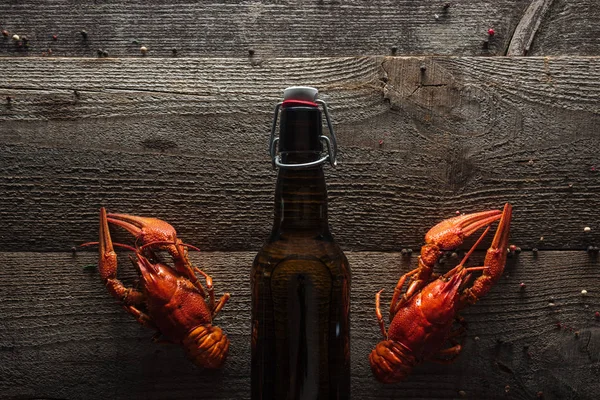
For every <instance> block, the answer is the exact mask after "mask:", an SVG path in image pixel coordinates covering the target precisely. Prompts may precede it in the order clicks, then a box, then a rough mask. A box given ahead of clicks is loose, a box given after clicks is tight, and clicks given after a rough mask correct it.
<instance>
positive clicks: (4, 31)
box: [2, 29, 10, 38]
mask: <svg viewBox="0 0 600 400" xmlns="http://www.w3.org/2000/svg"><path fill="white" fill-rule="evenodd" d="M8 35H10V34H9V33H8V31H7V30H6V29H3V30H2V36H4V37H5V38H6V37H8Z"/></svg>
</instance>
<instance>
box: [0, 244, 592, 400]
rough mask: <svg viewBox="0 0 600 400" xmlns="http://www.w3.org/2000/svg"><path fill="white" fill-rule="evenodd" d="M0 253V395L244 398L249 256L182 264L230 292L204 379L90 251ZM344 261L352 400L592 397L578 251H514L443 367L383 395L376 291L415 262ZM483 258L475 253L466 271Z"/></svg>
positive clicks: (393, 257)
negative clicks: (122, 302) (107, 282)
mask: <svg viewBox="0 0 600 400" xmlns="http://www.w3.org/2000/svg"><path fill="white" fill-rule="evenodd" d="M1 255H2V260H3V262H2V264H1V266H0V315H1V316H2V317H1V318H0V377H1V379H0V397H2V398H6V399H23V398H60V399H81V398H86V399H106V398H113V399H136V398H145V399H163V398H170V399H184V398H190V396H191V397H193V398H200V399H202V398H206V399H246V398H249V386H250V375H249V371H250V362H249V354H250V348H249V343H250V335H249V333H250V283H249V272H250V266H251V263H252V260H253V257H254V255H255V253H254V252H234V253H231V252H216V253H200V254H199V255H198V254H193V261H194V262H196V263H197V264H198V265H200V266H202V268H203V269H204V270H205V271H207V272H208V273H210V274H211V275H212V276H213V278H214V281H215V288H216V292H217V293H222V292H224V291H229V292H231V294H232V298H231V300H230V302H229V303H228V304H227V306H226V307H225V309H224V310H223V312H222V313H221V314H220V315H219V316H218V318H217V320H216V321H215V323H216V324H218V325H219V326H220V327H222V328H223V329H224V330H225V332H226V333H227V334H228V335H229V338H230V339H231V353H230V357H229V360H228V361H227V364H226V367H225V368H224V370H223V371H222V372H214V373H210V372H206V371H201V370H199V369H197V368H196V367H194V366H193V365H192V364H191V363H190V362H188V361H187V360H186V359H185V357H184V355H183V352H182V350H181V349H180V348H178V347H176V346H171V345H158V344H153V343H151V341H150V338H151V336H152V331H150V330H148V329H146V328H143V327H141V326H140V325H138V324H137V323H136V322H135V321H134V320H133V318H132V317H131V316H129V315H128V314H126V313H125V312H124V311H123V310H122V309H121V308H120V307H119V306H118V304H117V303H116V302H115V300H114V299H112V298H110V297H109V295H108V293H107V292H106V290H105V289H104V287H103V285H102V284H101V282H100V278H99V276H98V273H97V271H95V270H89V269H84V268H82V267H83V266H85V265H88V264H93V263H95V262H96V254H95V252H84V253H77V254H76V255H75V256H73V255H72V254H71V253H1ZM347 255H348V259H349V261H350V265H351V268H352V274H353V277H352V304H351V312H352V317H351V318H352V348H351V350H352V391H353V398H356V399H388V398H397V399H414V398H429V399H434V398H435V399H451V398H459V397H460V395H459V392H460V391H464V392H465V394H466V396H465V398H470V399H533V398H536V394H537V393H538V391H542V392H543V393H544V399H546V400H549V399H561V400H565V399H583V400H586V399H595V398H596V393H598V391H599V390H600V382H598V379H597V376H598V373H599V372H598V371H599V370H600V322H599V320H598V319H596V318H595V317H594V313H595V311H600V292H598V288H600V273H599V271H600V269H599V268H600V264H599V261H598V259H597V258H594V257H591V256H590V255H589V254H587V253H586V252H584V251H540V252H539V253H538V256H537V257H534V256H532V254H531V253H530V252H523V253H521V254H520V255H519V256H518V257H516V258H512V259H509V262H508V264H507V268H506V271H505V275H504V277H503V278H502V279H501V280H500V281H499V283H498V284H497V285H496V286H495V287H494V288H493V289H492V291H491V292H490V293H489V294H488V295H487V296H486V297H485V298H483V299H482V300H481V301H480V302H479V303H477V304H476V305H474V306H472V307H470V308H469V309H467V310H466V311H465V312H464V313H463V315H464V317H465V318H466V320H467V322H468V333H467V337H466V341H465V350H464V352H463V354H462V355H461V356H460V358H459V359H458V360H457V361H456V362H455V363H454V364H451V365H437V364H430V363H427V364H423V365H421V366H419V367H417V368H416V369H415V371H414V373H413V374H412V375H411V377H410V378H409V380H408V381H406V382H404V383H402V384H399V385H391V386H385V385H380V384H378V383H376V382H375V381H374V379H373V378H372V376H371V372H370V369H369V365H368V360H367V355H368V353H369V352H370V351H371V349H372V348H373V346H374V345H375V343H376V342H377V341H378V340H380V332H379V329H378V327H377V323H376V318H375V313H374V294H375V292H376V291H377V290H379V289H381V288H385V291H384V292H383V300H384V301H385V302H386V304H387V302H388V301H389V300H390V296H391V293H392V290H393V287H394V285H395V281H396V280H397V278H398V277H399V276H400V275H401V274H402V273H404V272H406V271H408V270H409V269H410V268H411V265H414V264H415V262H416V257H413V258H412V259H410V258H403V257H402V256H401V255H400V254H399V253H380V252H370V253H361V252H359V253H356V252H350V253H348V254H347ZM482 256H483V254H482V253H481V252H478V253H477V254H476V255H475V256H473V262H474V263H477V262H478V261H480V260H481V257H482ZM121 260H122V261H123V260H126V257H125V254H124V253H121ZM411 263H412V264H411ZM121 265H122V267H121V269H120V270H119V273H120V275H121V277H122V279H124V280H125V281H127V282H130V281H131V280H132V278H133V277H134V275H133V273H132V271H131V269H132V268H131V266H130V265H129V263H127V262H126V261H125V262H123V263H122V264H121ZM443 268H444V269H446V268H450V265H448V264H447V265H445V266H444V267H443ZM521 282H525V283H526V285H527V287H526V288H525V289H521V288H520V286H519V284H520V283H521ZM582 289H587V291H588V294H587V296H582V295H581V290H582ZM550 302H552V303H553V304H555V305H554V306H549V303H550ZM557 322H560V323H561V324H563V328H560V329H559V328H557V325H556V324H557ZM575 331H577V332H578V333H579V335H578V336H576V335H575ZM526 346H528V347H526ZM507 387H508V389H507ZM507 390H508V391H507Z"/></svg>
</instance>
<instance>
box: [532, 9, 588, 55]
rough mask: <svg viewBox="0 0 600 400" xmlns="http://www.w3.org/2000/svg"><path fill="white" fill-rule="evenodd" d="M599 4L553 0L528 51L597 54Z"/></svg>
mask: <svg viewBox="0 0 600 400" xmlns="http://www.w3.org/2000/svg"><path fill="white" fill-rule="evenodd" d="M599 20H600V8H598V2H597V1H596V0H578V1H570V0H553V1H552V5H551V6H550V8H549V10H548V12H547V13H546V15H545V16H544V18H543V19H542V20H541V24H540V27H539V30H538V32H537V34H536V35H535V38H534V40H533V42H532V45H531V51H530V52H529V53H528V54H532V55H533V54H536V55H570V54H579V55H598V54H600V47H599V46H600V24H598V21H599Z"/></svg>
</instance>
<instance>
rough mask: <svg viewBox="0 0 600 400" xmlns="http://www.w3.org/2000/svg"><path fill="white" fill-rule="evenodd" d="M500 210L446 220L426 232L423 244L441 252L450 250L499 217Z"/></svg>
mask: <svg viewBox="0 0 600 400" xmlns="http://www.w3.org/2000/svg"><path fill="white" fill-rule="evenodd" d="M501 214H502V213H501V211H500V210H491V211H482V212H478V213H473V214H465V215H459V216H457V217H454V218H449V219H446V220H444V221H442V222H440V223H439V224H437V225H435V226H434V227H433V228H431V229H430V230H429V232H427V234H426V235H425V242H426V243H427V244H434V245H436V246H437V247H439V248H440V249H441V250H452V249H454V248H456V247H458V246H460V245H461V244H462V243H463V241H464V239H465V238H466V237H468V236H470V235H472V234H473V233H474V232H475V231H477V230H478V229H479V228H482V227H484V226H487V225H489V224H491V223H492V222H494V221H497V220H498V219H500V217H501Z"/></svg>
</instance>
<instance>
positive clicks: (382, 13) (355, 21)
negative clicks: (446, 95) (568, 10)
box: [0, 0, 587, 58]
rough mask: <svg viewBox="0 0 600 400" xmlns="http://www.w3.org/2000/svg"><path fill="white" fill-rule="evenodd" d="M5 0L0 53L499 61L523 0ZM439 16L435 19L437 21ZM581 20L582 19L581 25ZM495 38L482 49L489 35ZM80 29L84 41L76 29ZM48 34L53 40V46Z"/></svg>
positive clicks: (1, 12) (1, 11)
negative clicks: (23, 44)
mask: <svg viewBox="0 0 600 400" xmlns="http://www.w3.org/2000/svg"><path fill="white" fill-rule="evenodd" d="M444 3H445V2H444V1H441V0H436V1H428V2H423V1H418V0H401V1H397V0H374V1H369V2H365V1H362V0H308V1H302V2H298V1H291V0H259V1H240V0H217V1H212V2H190V1H188V0H173V1H169V2H167V3H164V2H159V1H143V0H136V1H124V0H109V1H94V2H90V1H82V0H78V1H72V0H45V1H44V2H41V3H40V2H35V1H4V2H2V4H0V28H1V29H6V30H8V31H9V32H10V35H11V36H12V34H13V33H16V34H19V35H21V36H24V35H25V36H27V37H28V39H29V48H28V49H25V48H19V47H17V46H16V45H15V43H14V42H13V41H12V40H11V39H10V37H9V38H7V39H4V40H3V38H2V37H0V56H15V55H24V56H27V55H33V56H40V55H41V54H42V53H43V52H48V49H51V50H52V56H57V57H97V51H98V49H102V50H104V51H107V52H108V54H109V56H114V57H141V56H142V54H141V52H140V47H141V46H142V45H144V46H146V47H147V48H148V49H149V52H148V53H147V57H171V56H172V49H173V48H176V49H177V50H178V52H177V54H178V55H183V56H188V57H239V58H245V57H248V54H249V53H248V50H249V49H250V48H252V49H254V50H255V57H313V56H328V57H331V56H356V55H387V54H390V49H391V48H392V47H394V46H395V47H397V51H398V54H415V55H420V54H448V55H449V54H453V55H504V54H505V52H506V48H507V47H508V44H509V41H510V37H511V33H512V32H513V30H514V29H515V27H516V25H517V23H518V22H519V20H520V19H521V16H522V14H523V12H524V10H525V8H526V7H527V6H528V5H529V0H498V1H485V2H474V1H469V0H456V1H452V2H451V3H452V5H451V7H450V8H448V9H444V8H443V5H444ZM436 15H437V18H436ZM586 17H587V16H586V15H581V18H582V19H586ZM490 27H493V28H494V29H495V30H496V32H497V34H496V36H495V37H494V38H492V40H490V42H489V46H488V48H484V46H483V42H484V40H486V39H487V30H488V29H489V28H490ZM81 30H86V32H87V39H85V40H84V38H83V37H82V36H81V34H80V31H81ZM52 35H57V36H58V40H56V41H53V40H52Z"/></svg>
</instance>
